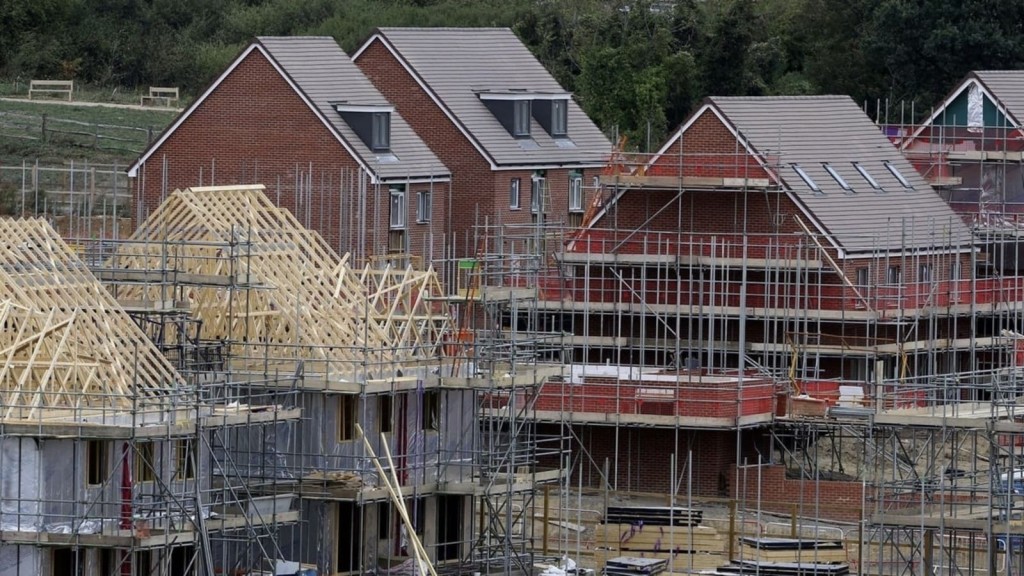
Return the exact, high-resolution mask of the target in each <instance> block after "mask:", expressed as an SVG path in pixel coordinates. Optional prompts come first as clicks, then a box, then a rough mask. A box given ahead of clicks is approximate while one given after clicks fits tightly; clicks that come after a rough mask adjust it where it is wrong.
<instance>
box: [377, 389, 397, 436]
mask: <svg viewBox="0 0 1024 576" xmlns="http://www.w3.org/2000/svg"><path fill="white" fill-rule="evenodd" d="M391 406H392V403H391V396H379V397H378V398H377V424H378V425H377V428H378V430H377V431H378V432H380V433H382V434H386V433H388V432H391V431H392V430H394V415H393V414H392V410H391Z"/></svg>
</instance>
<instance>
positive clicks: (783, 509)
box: [729, 465, 874, 522]
mask: <svg viewBox="0 0 1024 576" xmlns="http://www.w3.org/2000/svg"><path fill="white" fill-rule="evenodd" d="M729 476H730V480H729V487H730V497H732V498H736V499H737V500H739V501H740V504H741V505H742V506H744V507H746V508H747V509H751V510H752V509H756V508H757V507H758V503H760V505H761V509H762V510H765V511H774V512H779V513H783V514H788V513H790V512H791V511H792V509H793V507H794V506H796V507H797V515H799V516H818V517H821V518H826V519H830V520H842V521H847V522H857V521H859V520H860V517H861V503H862V501H863V500H862V499H863V498H864V496H865V495H866V496H867V501H868V502H869V504H870V503H871V499H872V494H873V493H874V491H873V490H872V488H871V487H870V486H868V487H866V488H865V487H864V486H863V485H862V484H861V483H860V482H845V481H835V480H817V481H816V480H802V479H790V478H787V477H786V469H785V467H783V466H778V465H776V466H761V467H760V470H758V467H757V466H749V467H747V468H736V469H732V470H730V473H729ZM865 490H866V491H867V492H866V493H865ZM815 503H818V504H817V506H816V505H815Z"/></svg>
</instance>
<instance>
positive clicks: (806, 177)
mask: <svg viewBox="0 0 1024 576" xmlns="http://www.w3.org/2000/svg"><path fill="white" fill-rule="evenodd" d="M790 167H792V168H793V172H796V175H797V176H799V177H800V179H801V180H803V181H804V184H807V187H808V188H810V189H811V192H814V193H815V194H824V192H822V191H821V186H818V183H817V182H815V181H814V179H813V178H811V175H810V174H808V173H807V171H806V170H804V169H803V167H802V166H800V165H799V164H790Z"/></svg>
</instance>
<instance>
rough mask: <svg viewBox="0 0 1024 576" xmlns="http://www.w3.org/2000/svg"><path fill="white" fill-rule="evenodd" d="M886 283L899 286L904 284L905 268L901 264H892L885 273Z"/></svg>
mask: <svg viewBox="0 0 1024 576" xmlns="http://www.w3.org/2000/svg"><path fill="white" fill-rule="evenodd" d="M885 283H886V284H889V285H898V284H902V283H903V267H902V266H900V265H899V264H890V265H889V267H888V268H887V269H886V271H885Z"/></svg>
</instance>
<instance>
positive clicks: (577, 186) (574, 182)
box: [569, 174, 583, 212]
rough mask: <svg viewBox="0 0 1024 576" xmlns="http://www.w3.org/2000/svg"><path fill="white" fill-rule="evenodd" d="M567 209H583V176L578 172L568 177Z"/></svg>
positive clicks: (580, 210) (572, 210)
mask: <svg viewBox="0 0 1024 576" xmlns="http://www.w3.org/2000/svg"><path fill="white" fill-rule="evenodd" d="M569 211H570V212H582V211H583V177H582V176H580V175H579V174H573V175H572V176H570V177H569Z"/></svg>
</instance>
